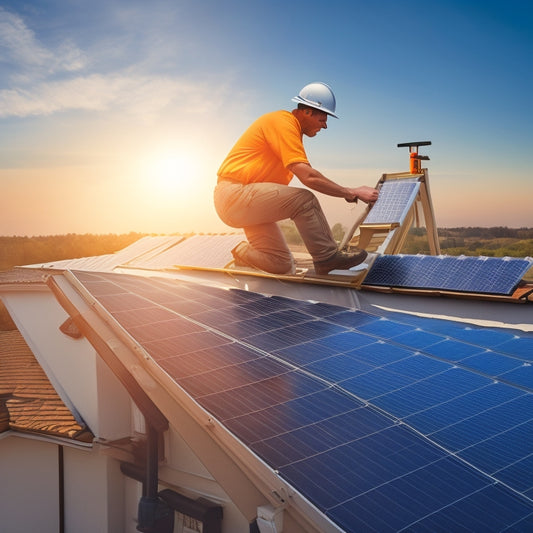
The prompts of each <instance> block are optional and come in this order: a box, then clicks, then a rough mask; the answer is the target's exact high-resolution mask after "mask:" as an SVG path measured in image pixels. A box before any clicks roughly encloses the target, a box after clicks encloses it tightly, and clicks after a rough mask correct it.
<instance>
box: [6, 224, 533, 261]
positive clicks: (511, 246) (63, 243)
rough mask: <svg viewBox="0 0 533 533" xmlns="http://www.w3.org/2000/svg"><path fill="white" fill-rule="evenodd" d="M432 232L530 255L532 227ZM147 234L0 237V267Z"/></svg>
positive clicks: (448, 240) (96, 250)
mask: <svg viewBox="0 0 533 533" xmlns="http://www.w3.org/2000/svg"><path fill="white" fill-rule="evenodd" d="M281 227H282V231H283V233H284V235H285V237H286V239H287V242H288V243H289V244H290V245H291V244H292V245H302V244H303V243H302V240H301V237H300V235H299V233H298V231H297V229H296V227H295V226H294V224H293V223H292V222H284V223H283V224H282V225H281ZM332 231H333V235H334V237H335V239H336V240H337V241H341V240H342V237H343V235H344V233H345V231H346V228H345V227H343V226H342V225H341V224H339V223H337V224H335V225H334V226H333V227H332ZM438 233H439V242H440V246H441V251H442V253H443V254H448V255H474V256H481V255H482V256H493V257H505V256H509V257H533V228H507V227H492V228H482V227H464V228H439V230H438ZM147 235H153V234H148V233H135V232H130V233H125V234H120V235H117V234H111V233H110V234H105V235H98V234H91V233H87V234H76V233H68V234H65V235H48V236H37V237H0V271H3V270H9V269H10V268H13V267H14V266H20V265H33V264H41V263H48V262H51V261H61V260H63V259H76V258H79V257H91V256H97V255H104V254H111V253H115V252H117V251H119V250H122V249H124V248H126V247H127V246H129V245H130V244H132V243H134V242H135V241H138V240H139V239H141V238H142V237H145V236H147ZM402 253H406V254H418V253H421V254H429V246H428V242H427V236H426V229H425V228H412V229H411V230H410V232H409V235H408V238H407V240H406V242H405V245H404V248H403V249H402Z"/></svg>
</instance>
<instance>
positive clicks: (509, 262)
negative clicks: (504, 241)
mask: <svg viewBox="0 0 533 533" xmlns="http://www.w3.org/2000/svg"><path fill="white" fill-rule="evenodd" d="M532 265H533V259H531V258H526V259H516V258H507V257H506V258H499V257H467V256H460V257H455V256H429V255H382V256H378V257H377V258H376V260H375V261H374V264H373V265H372V268H371V269H370V271H369V273H368V275H367V276H366V278H365V280H364V282H363V283H364V285H376V286H385V287H404V288H413V289H428V290H445V291H453V292H471V293H479V294H500V295H510V294H511V293H512V292H513V290H514V289H515V288H516V287H517V285H518V283H519V282H520V280H521V279H522V276H524V274H525V273H526V272H527V271H528V270H529V269H530V268H531V266H532Z"/></svg>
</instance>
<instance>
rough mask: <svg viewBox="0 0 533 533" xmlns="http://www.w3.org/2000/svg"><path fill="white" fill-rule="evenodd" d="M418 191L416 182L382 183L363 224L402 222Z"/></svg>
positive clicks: (418, 187)
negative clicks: (375, 200) (376, 198)
mask: <svg viewBox="0 0 533 533" xmlns="http://www.w3.org/2000/svg"><path fill="white" fill-rule="evenodd" d="M419 189H420V183H419V182H418V180H410V179H404V180H389V181H385V182H383V184H382V185H381V188H380V191H379V197H378V200H377V202H376V203H375V204H374V205H373V207H372V209H371V210H370V212H369V213H368V216H367V217H366V219H365V221H364V223H363V224H391V223H396V222H398V223H399V222H402V220H403V218H404V217H405V215H406V212H407V211H408V209H409V208H410V207H411V205H412V203H413V201H414V200H415V197H416V194H417V193H418V190H419Z"/></svg>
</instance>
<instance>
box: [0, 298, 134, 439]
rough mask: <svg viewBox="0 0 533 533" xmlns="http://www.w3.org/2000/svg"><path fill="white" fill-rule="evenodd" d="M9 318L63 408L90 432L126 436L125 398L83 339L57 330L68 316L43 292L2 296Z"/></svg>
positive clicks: (127, 403) (127, 402)
mask: <svg viewBox="0 0 533 533" xmlns="http://www.w3.org/2000/svg"><path fill="white" fill-rule="evenodd" d="M2 300H3V301H4V303H5V305H6V308H7V310H8V311H9V314H10V315H11V317H12V318H13V320H14V322H15V324H16V325H17V328H18V329H19V331H20V332H21V333H22V335H23V337H24V339H25V340H26V343H27V344H28V346H29V347H30V349H31V351H32V352H33V354H34V355H35V357H36V358H37V360H38V361H39V364H40V365H41V367H42V368H43V370H44V371H45V372H46V374H47V376H48V379H49V380H50V382H51V383H52V385H53V387H54V388H55V390H56V391H57V393H58V394H59V395H60V396H61V399H62V400H63V402H64V403H65V404H66V406H67V407H68V408H69V409H70V410H71V411H72V412H73V413H76V412H77V413H79V414H80V415H81V417H82V418H83V420H84V421H85V423H86V424H87V425H88V426H89V429H90V430H91V431H92V432H93V434H94V435H95V436H96V437H98V438H102V439H106V440H115V439H120V438H123V437H127V436H129V435H130V431H131V420H130V400H129V396H128V394H127V392H126V390H125V389H124V387H123V386H122V385H121V383H120V382H119V381H118V379H117V378H116V377H115V375H114V374H113V373H112V372H111V370H110V369H109V368H108V367H107V365H106V364H105V363H104V362H103V361H102V360H101V358H100V357H99V356H98V354H97V353H96V352H95V350H94V348H93V347H92V346H91V344H90V343H89V341H88V340H87V339H85V338H81V339H73V338H71V337H69V336H68V335H65V334H64V333H62V332H61V331H60V330H59V326H61V324H63V322H64V321H65V320H67V318H68V314H67V313H66V311H65V310H64V309H63V308H62V307H61V306H60V305H59V303H58V302H57V300H56V299H55V297H54V295H53V294H52V293H51V292H50V291H49V290H48V289H47V288H42V289H40V290H35V291H30V290H24V291H20V292H5V293H3V294H2Z"/></svg>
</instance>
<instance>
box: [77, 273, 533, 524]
mask: <svg viewBox="0 0 533 533" xmlns="http://www.w3.org/2000/svg"><path fill="white" fill-rule="evenodd" d="M79 279H80V280H82V282H83V283H84V284H85V286H86V287H87V288H88V289H89V290H90V291H91V289H93V288H94V290H95V292H96V293H98V295H95V296H96V297H97V298H98V299H99V301H100V302H101V303H102V304H103V305H104V306H105V307H106V308H107V309H108V311H109V312H110V313H111V315H112V316H114V317H115V319H116V320H117V321H118V322H119V323H120V324H121V325H122V326H123V327H124V328H125V329H126V330H127V331H128V332H129V333H130V335H131V336H132V337H133V338H135V339H136V340H137V342H138V343H139V344H140V345H141V346H142V347H143V348H144V349H145V350H146V351H147V352H148V353H149V354H150V355H151V356H152V358H153V359H154V361H155V362H156V363H157V364H159V365H160V366H161V367H162V368H163V369H164V370H165V371H166V372H167V373H168V375H169V376H171V377H172V378H173V379H174V380H175V382H176V383H177V384H178V385H179V386H181V387H182V388H183V389H184V390H185V391H187V392H188V393H189V395H190V396H191V397H193V398H194V399H195V400H196V401H197V402H198V403H199V404H200V405H201V406H202V407H203V408H205V409H207V410H208V411H209V412H210V413H211V414H212V415H213V416H214V417H215V418H217V419H218V420H219V421H220V422H221V423H223V424H224V425H225V426H226V427H227V428H228V430H230V431H231V432H233V433H234V434H235V435H236V436H237V437H238V438H239V439H240V441H241V442H243V443H245V444H246V445H247V446H249V447H250V449H251V450H253V451H254V452H255V453H256V454H257V455H258V456H259V457H260V458H261V459H262V460H263V461H265V462H266V463H267V464H268V465H269V466H270V467H271V468H272V469H274V470H275V471H277V472H278V473H279V475H280V476H281V477H282V478H283V479H285V480H286V481H287V482H288V483H290V484H291V485H292V486H293V487H294V488H295V489H296V490H297V491H299V492H300V493H301V494H303V495H304V496H306V497H307V498H308V499H309V500H310V501H311V502H312V503H313V504H314V505H315V506H316V507H317V508H318V509H321V510H322V511H323V512H324V513H325V514H326V515H327V516H328V517H329V518H330V519H331V520H332V521H333V522H335V523H336V524H337V525H338V526H339V527H341V528H344V529H345V530H346V531H359V530H361V531H372V530H374V531H399V530H402V529H404V530H409V531H460V530H461V528H466V530H469V531H472V530H473V531H500V530H502V529H505V528H510V529H513V528H517V529H518V530H524V531H526V530H527V529H528V527H529V526H530V525H532V516H533V499H532V497H533V481H532V480H533V460H532V459H531V458H532V457H533V438H532V437H533V409H532V407H533V393H532V391H533V375H532V373H531V371H530V369H531V366H530V365H529V362H528V359H529V357H530V355H529V352H528V346H530V343H531V342H532V340H533V335H531V334H526V333H524V334H520V335H515V334H514V333H509V332H505V331H501V330H495V329H491V328H466V327H465V326H464V325H458V324H455V323H452V322H448V321H439V320H431V321H428V320H427V319H425V320H424V319H420V318H418V317H416V318H413V317H407V316H405V315H399V314H395V313H388V315H387V319H383V318H382V317H379V316H375V315H372V314H369V313H364V312H362V311H349V310H346V309H344V308H340V307H336V306H331V305H323V304H312V303H309V302H299V301H297V300H289V299H286V298H280V297H270V298H269V297H266V296H262V295H257V294H253V293H245V292H244V293H243V292H242V291H238V290H237V291H234V290H230V291H223V290H221V289H216V288H211V287H202V286H199V285H195V284H188V283H184V282H179V281H171V280H158V279H139V278H134V277H129V276H124V275H116V274H102V275H85V274H79ZM127 304H129V305H133V306H134V307H129V308H128V307H127ZM520 528H522V529H520Z"/></svg>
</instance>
